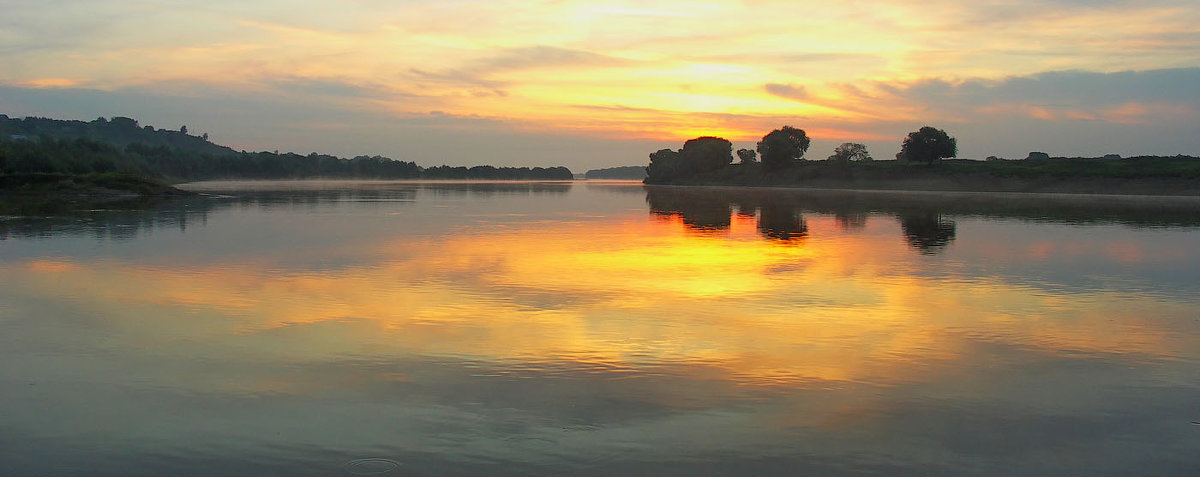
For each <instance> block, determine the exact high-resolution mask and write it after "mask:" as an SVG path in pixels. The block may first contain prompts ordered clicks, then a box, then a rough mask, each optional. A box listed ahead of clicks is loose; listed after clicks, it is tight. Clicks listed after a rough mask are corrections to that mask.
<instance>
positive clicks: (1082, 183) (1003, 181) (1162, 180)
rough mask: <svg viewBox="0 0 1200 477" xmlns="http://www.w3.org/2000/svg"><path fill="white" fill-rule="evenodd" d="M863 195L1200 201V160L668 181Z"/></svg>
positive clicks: (805, 165)
mask: <svg viewBox="0 0 1200 477" xmlns="http://www.w3.org/2000/svg"><path fill="white" fill-rule="evenodd" d="M667 183H669V184H676V185H735V186H757V187H803V188H826V189H867V190H926V191H977V192H1043V193H1085V194H1147V195H1200V158H1195V157H1187V156H1177V157H1138V158H1129V159H1085V158H1055V159H1047V160H1019V161H971V160H963V159H957V160H945V161H941V162H939V163H935V164H932V165H925V164H906V163H902V162H897V161H871V162H859V163H836V162H830V161H799V162H797V163H795V164H793V165H791V166H789V167H784V168H781V169H777V170H768V169H765V168H764V167H763V166H762V165H761V164H758V163H752V164H731V165H729V166H727V167H724V168H722V169H719V170H716V171H710V172H705V173H700V174H696V175H692V176H690V177H684V178H678V179H674V180H671V181H669V182H667Z"/></svg>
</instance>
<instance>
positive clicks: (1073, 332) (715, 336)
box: [0, 216, 1195, 386]
mask: <svg viewBox="0 0 1200 477" xmlns="http://www.w3.org/2000/svg"><path fill="white" fill-rule="evenodd" d="M808 227H809V228H810V229H811V230H813V231H814V232H816V233H814V234H813V235H812V237H809V238H805V239H804V240H802V241H799V242H784V241H777V240H763V239H762V238H761V236H759V235H758V233H757V232H756V231H755V230H754V221H753V219H752V218H749V217H740V216H735V218H734V219H733V222H732V224H731V226H730V227H729V228H728V229H727V230H724V231H721V232H720V233H695V232H694V231H688V230H687V229H686V227H684V226H683V224H682V223H680V222H679V221H678V220H643V219H641V218H626V219H622V220H614V221H607V222H595V223H587V222H585V223H575V224H561V223H556V224H542V223H532V224H526V225H522V226H516V227H507V228H503V229H500V228H497V229H472V230H462V231H460V233H459V234H456V235H454V234H452V235H447V236H443V237H441V238H440V240H433V239H423V240H412V239H403V240H388V239H384V240H381V241H380V242H379V244H378V247H376V248H375V249H373V250H364V251H363V256H364V257H378V256H383V257H386V259H385V260H384V261H382V262H375V261H371V262H369V263H360V264H357V265H346V266H343V267H340V268H332V269H328V270H292V269H289V268H288V267H287V263H277V262H273V261H272V260H271V258H270V257H265V258H263V259H261V260H260V261H259V262H238V263H222V264H214V265H204V266H198V267H178V266H166V265H163V266H156V265H133V264H129V263H122V262H117V261H99V262H94V263H84V262H67V261H31V262H28V263H26V264H24V265H23V266H21V267H16V268H9V269H3V270H0V274H2V275H0V277H2V279H3V281H4V282H5V283H16V284H18V285H17V286H20V287H22V288H23V291H24V292H26V293H28V294H30V295H37V296H42V297H46V298H48V299H56V300H67V301H68V302H69V303H71V304H72V305H73V306H76V307H78V308H80V309H84V310H88V311H89V313H90V314H92V315H94V316H97V317H98V319H100V320H102V322H104V323H105V324H106V325H108V326H111V327H113V328H115V329H118V330H122V331H123V332H125V333H124V336H126V339H128V340H130V341H131V343H129V344H131V345H133V344H136V345H137V346H142V347H147V348H154V347H156V346H176V345H169V344H166V343H169V341H164V340H162V339H161V337H162V336H178V335H186V336H189V337H190V338H191V339H194V340H198V341H202V340H205V339H227V338H229V337H233V336H238V337H241V339H244V340H247V341H248V342H249V343H252V345H251V346H248V347H246V348H244V349H239V350H238V351H237V352H240V353H275V354H284V355H288V356H293V357H298V358H300V359H303V358H305V357H310V358H311V359H312V360H314V361H319V360H322V359H325V358H328V357H331V356H339V355H361V354H364V353H366V354H390V355H412V354H418V355H427V356H458V357H469V358H471V359H477V360H482V361H488V362H494V363H511V362H529V361H554V360H560V361H576V362H589V363H605V365H606V366H615V367H627V368H631V369H636V368H640V367H646V366H658V365H662V364H664V363H669V364H672V365H686V366H688V367H689V369H691V371H690V372H693V373H712V375H711V379H718V380H722V381H725V382H728V383H732V384H737V385H758V386H779V385H786V386H799V385H804V383H813V382H829V381H864V380H866V381H871V382H876V383H878V382H895V381H922V380H927V379H931V377H930V376H929V374H930V373H936V372H939V371H938V370H939V369H944V368H945V367H946V366H949V365H948V364H947V363H952V362H956V361H957V362H959V364H961V362H962V361H963V360H970V359H971V358H972V357H973V356H972V355H971V353H972V352H973V351H972V349H973V348H974V347H976V346H978V345H979V344H981V343H991V344H1003V345H1011V346H1021V347H1028V348H1034V349H1038V350H1041V351H1043V352H1046V353H1059V352H1076V353H1077V352H1099V353H1134V354H1141V355H1145V356H1172V355H1179V354H1186V353H1194V352H1195V351H1194V350H1193V349H1191V348H1190V346H1191V344H1189V343H1188V342H1187V341H1186V340H1185V339H1184V338H1180V337H1177V336H1173V335H1172V333H1170V330H1169V329H1166V328H1165V327H1164V326H1163V325H1162V322H1161V321H1159V319H1160V318H1161V317H1177V316H1183V314H1186V313H1188V310H1187V309H1186V307H1184V306H1183V305H1177V304H1173V303H1171V302H1165V301H1161V300H1154V299H1150V298H1146V297H1142V296H1137V295H1133V294H1124V293H1121V292H1119V291H1091V292H1082V291H1081V292H1057V293H1048V292H1044V291H1041V290H1038V289H1036V288H1033V287H1030V286H1027V285H1022V284H1014V283H1007V282H1005V281H1002V280H999V279H995V278H987V277H973V278H961V279H954V278H941V279H933V278H929V277H927V276H923V275H922V274H921V273H920V270H916V269H913V268H912V267H914V265H912V264H911V263H910V264H908V265H904V266H900V265H899V264H903V263H908V262H904V261H903V260H901V258H902V257H910V256H912V252H911V251H910V250H908V249H907V248H906V246H905V245H904V243H903V242H901V241H899V240H896V239H895V238H894V237H893V236H891V235H884V234H879V233H874V232H876V231H877V230H876V229H878V228H883V227H894V224H891V223H888V222H887V221H884V220H875V221H871V222H870V223H868V224H866V225H865V226H864V227H865V232H866V233H863V234H846V235H838V234H837V233H836V231H838V230H841V229H842V228H843V225H839V223H838V222H837V220H836V219H834V218H832V217H812V218H809V219H808ZM960 246H965V245H962V244H960ZM1037 247H1041V246H1040V245H1036V246H1034V248H1037ZM1098 253H1104V252H1103V251H1099V252H1098ZM939 363H942V364H939ZM943 365H944V366H943Z"/></svg>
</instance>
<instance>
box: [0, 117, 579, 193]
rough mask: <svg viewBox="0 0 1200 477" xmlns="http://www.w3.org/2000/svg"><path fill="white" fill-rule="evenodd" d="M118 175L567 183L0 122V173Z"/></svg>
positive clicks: (142, 133)
mask: <svg viewBox="0 0 1200 477" xmlns="http://www.w3.org/2000/svg"><path fill="white" fill-rule="evenodd" d="M108 172H119V173H124V174H133V175H141V176H147V177H158V178H164V179H173V180H201V179H218V178H249V179H298V178H316V177H323V178H379V179H419V178H429V179H498V180H507V179H526V180H571V179H572V178H573V175H572V174H571V171H570V170H569V169H567V168H565V167H550V168H542V167H534V168H528V167H492V166H478V167H474V168H470V169H468V168H465V167H461V168H457V167H449V166H439V167H433V168H429V169H423V168H421V167H419V166H417V165H416V164H415V163H413V162H405V161H397V160H393V159H390V158H387V157H381V156H357V157H354V158H351V159H343V158H339V157H335V156H330V155H324V154H317V153H312V154H308V155H300V154H294V153H283V154H280V153H278V152H244V151H243V152H236V151H234V150H233V149H230V148H227V147H224V146H218V145H216V144H212V143H210V142H208V141H207V134H205V135H203V136H200V137H196V136H189V135H187V134H186V130H185V128H182V127H181V128H180V131H167V130H161V129H159V130H156V129H154V128H152V127H150V126H146V127H144V128H143V127H139V125H138V122H137V121H135V120H133V119H130V118H124V117H114V118H112V119H111V120H108V119H104V118H99V119H96V120H95V121H91V122H83V121H60V120H54V119H45V118H25V119H10V118H8V117H6V116H2V115H0V173H10V174H12V173H64V174H90V173H108Z"/></svg>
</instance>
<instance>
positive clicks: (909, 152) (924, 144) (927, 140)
mask: <svg viewBox="0 0 1200 477" xmlns="http://www.w3.org/2000/svg"><path fill="white" fill-rule="evenodd" d="M956 155H958V143H957V141H955V140H954V138H952V137H950V135H949V134H946V131H943V130H941V129H937V128H933V127H929V126H925V127H923V128H921V129H920V130H918V131H914V132H910V133H908V137H906V138H904V143H903V144H901V146H900V154H898V155H897V156H896V158H897V159H903V160H908V161H914V162H924V163H926V164H933V163H934V162H936V161H938V160H941V159H942V158H946V157H954V156H956Z"/></svg>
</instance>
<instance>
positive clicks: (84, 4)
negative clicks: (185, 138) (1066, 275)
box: [0, 0, 1200, 172]
mask: <svg viewBox="0 0 1200 477" xmlns="http://www.w3.org/2000/svg"><path fill="white" fill-rule="evenodd" d="M0 12H3V14H2V15H0V114H7V115H9V116H13V117H22V116H46V117H54V118H62V119H85V120H90V119H94V118H96V117H98V116H105V117H111V116H129V117H133V118H136V119H138V120H140V121H141V123H142V124H143V125H154V126H156V127H160V128H169V129H177V128H179V126H181V125H187V126H188V129H189V131H191V132H192V133H193V134H200V133H208V134H209V135H210V136H211V138H212V140H213V141H214V142H217V143H220V144H225V145H229V146H232V147H234V148H237V149H247V150H276V149H278V150H281V151H295V152H300V153H308V152H313V151H317V152H325V153H333V154H338V155H342V156H354V155H359V154H369V155H374V154H380V155H386V156H389V157H393V158H396V159H403V160H412V161H416V162H417V163H418V164H421V165H424V166H431V165H437V164H442V163H446V164H454V165H459V164H465V165H473V164H485V163H490V164H495V165H530V166H548V165H566V166H568V167H570V168H571V169H572V170H573V171H575V172H583V171H585V170H587V169H591V168H597V167H609V166H616V165H632V164H644V163H645V162H647V159H646V154H648V153H649V152H653V151H654V150H657V149H660V148H664V147H671V148H678V147H679V146H680V144H681V143H682V142H683V141H684V140H686V139H688V138H692V137H696V136H701V135H717V136H722V137H725V138H728V139H730V140H733V141H734V142H735V147H750V148H752V147H753V142H754V141H756V140H757V139H758V138H760V137H761V136H762V135H763V134H764V133H766V132H768V131H770V130H771V129H774V128H777V127H779V126H781V125H784V124H790V125H792V126H796V127H799V128H802V129H805V130H807V131H808V133H809V135H810V136H812V137H813V138H814V141H813V146H812V148H811V149H810V150H809V152H808V154H807V157H808V158H810V159H823V158H824V157H826V156H828V155H829V154H830V153H831V150H832V149H833V147H834V146H836V145H837V144H839V143H841V142H846V141H854V142H863V143H866V144H867V145H868V146H869V148H870V150H871V152H872V154H873V155H874V156H875V157H877V158H891V157H892V156H893V155H894V154H895V153H896V151H898V150H899V144H900V141H901V139H902V138H903V136H904V135H905V134H906V133H907V132H909V131H912V130H915V129H917V128H919V127H921V126H924V125H933V126H936V127H940V128H943V129H945V130H946V131H947V132H949V133H950V134H951V135H953V136H956V137H957V138H958V144H959V155H960V157H967V158H983V157H985V156H989V155H998V156H1001V157H1010V158H1019V157H1024V156H1025V155H1026V153H1028V152H1029V151H1044V152H1047V153H1050V154H1052V155H1101V154H1106V153H1117V154H1122V155H1132V154H1170V155H1174V154H1181V153H1182V154H1193V155H1195V154H1200V86H1198V85H1200V26H1197V25H1200V6H1197V4H1196V3H1195V1H1194V0H1187V1H1184V0H1175V1H1136V2H1135V1H1122V0H1098V1H1083V0H1051V1H1045V0H1042V1H1029V0H1006V1H989V0H983V1H976V2H964V1H945V0H931V1H927V2H900V1H876V2H865V1H847V2H809V1H796V0H788V1H775V0H743V1H709V2H682V1H656V0H642V1H637V2H595V1H589V2H584V1H574V0H558V1H523V2H505V1H473V0H436V1H435V0H394V1H383V0H347V1H328V0H287V1H283V0H261V1H256V2H244V1H226V0H212V1H204V2H199V1H187V2H185V1H175V0H157V1H156V0H141V1H137V0H112V1H106V2H96V1H84V0H42V1H37V2H29V1H14V0H0Z"/></svg>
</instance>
